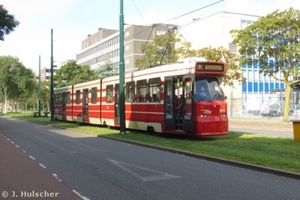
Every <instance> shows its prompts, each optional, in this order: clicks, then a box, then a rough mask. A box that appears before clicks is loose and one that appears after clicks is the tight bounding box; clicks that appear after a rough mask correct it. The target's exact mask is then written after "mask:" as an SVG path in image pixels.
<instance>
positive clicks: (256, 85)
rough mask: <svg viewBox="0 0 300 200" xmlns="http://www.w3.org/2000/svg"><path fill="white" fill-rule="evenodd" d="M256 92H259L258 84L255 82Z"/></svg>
mask: <svg viewBox="0 0 300 200" xmlns="http://www.w3.org/2000/svg"><path fill="white" fill-rule="evenodd" d="M254 92H258V82H254Z"/></svg>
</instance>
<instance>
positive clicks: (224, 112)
mask: <svg viewBox="0 0 300 200" xmlns="http://www.w3.org/2000/svg"><path fill="white" fill-rule="evenodd" d="M219 112H220V115H221V117H226V110H225V108H220V111H219Z"/></svg>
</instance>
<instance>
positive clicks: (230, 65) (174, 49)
mask: <svg viewBox="0 0 300 200" xmlns="http://www.w3.org/2000/svg"><path fill="white" fill-rule="evenodd" d="M170 44H172V45H170ZM168 45H169V47H168V48H165V46H168ZM191 46H192V45H191V43H190V42H187V41H185V40H183V39H182V38H181V37H180V36H179V34H178V33H176V32H175V33H174V34H173V35H168V34H167V35H157V36H155V37H154V40H153V43H151V44H148V43H145V44H142V46H141V50H142V52H144V54H145V56H144V58H142V59H137V60H136V62H135V65H136V67H138V68H141V69H144V68H149V67H153V66H157V65H159V64H160V61H161V60H162V61H163V62H162V64H167V63H174V62H177V61H178V60H179V59H181V58H187V57H195V56H197V57H204V58H206V59H207V60H210V61H223V62H224V61H225V62H226V75H225V76H224V80H223V83H224V84H225V85H229V86H232V85H233V84H234V81H238V82H240V83H242V82H245V79H244V78H243V77H242V74H241V70H240V68H241V67H240V56H239V55H237V54H235V53H231V52H230V51H228V50H227V49H225V48H223V47H219V48H213V47H205V48H202V49H198V50H195V49H192V48H191ZM164 50H165V51H167V56H166V57H164V58H163V59H162V57H163V56H162V55H163V54H162V53H160V52H163V51H164ZM223 59H225V60H223Z"/></svg>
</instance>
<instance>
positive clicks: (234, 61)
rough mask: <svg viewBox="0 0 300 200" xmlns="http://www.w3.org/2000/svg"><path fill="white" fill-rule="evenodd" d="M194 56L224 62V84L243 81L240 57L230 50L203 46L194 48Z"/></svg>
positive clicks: (230, 84) (231, 84)
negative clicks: (197, 48)
mask: <svg viewBox="0 0 300 200" xmlns="http://www.w3.org/2000/svg"><path fill="white" fill-rule="evenodd" d="M193 54H194V55H195V56H198V57H203V58H206V59H207V60H210V61H222V62H225V63H226V74H225V76H224V79H223V83H224V85H229V86H233V85H234V82H235V81H238V82H239V83H243V82H245V79H244V78H243V76H242V73H241V65H240V61H241V58H240V56H239V55H237V54H235V53H232V52H230V51H229V50H227V49H225V48H224V47H219V48H213V47H205V48H202V49H199V50H195V51H194V53H193Z"/></svg>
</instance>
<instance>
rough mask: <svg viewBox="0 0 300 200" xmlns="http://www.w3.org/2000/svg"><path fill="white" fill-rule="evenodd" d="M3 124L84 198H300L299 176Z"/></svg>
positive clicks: (43, 128) (9, 121)
mask: <svg viewBox="0 0 300 200" xmlns="http://www.w3.org/2000/svg"><path fill="white" fill-rule="evenodd" d="M0 127H1V128H0V134H1V135H2V136H3V137H6V138H8V139H9V140H10V141H12V142H13V143H14V145H17V146H18V147H19V149H20V150H22V151H23V152H25V154H26V155H27V156H28V159H30V158H31V159H34V160H35V162H37V163H39V164H41V165H42V166H44V168H45V170H47V172H49V173H50V174H55V176H56V177H57V179H59V180H61V181H62V182H63V183H64V184H65V185H66V186H68V187H69V188H70V189H71V190H75V191H77V192H78V193H79V195H80V196H81V197H82V198H83V199H86V200H87V199H91V200H107V199H113V200H116V199H121V200H123V199H124V200H127V199H128V200H134V199H137V200H144V199H155V200H159V199H163V200H166V199H172V200H176V199H205V200H210V199H212V200H215V199H217V200H218V199H230V200H235V199H236V200H240V199H243V200H247V199H249V200H250V199H251V200H255V199H259V200H261V199H264V200H277V199H278V200H282V199H289V200H293V199H295V200H296V199H297V200H298V199H300V190H299V187H300V180H298V179H292V178H288V177H283V176H277V175H274V174H270V173H264V172H258V171H255V170H251V169H245V168H240V167H235V166H232V165H226V164H222V163H217V162H212V161H209V160H203V159H198V158H193V157H188V156H184V155H180V154H174V153H170V152H166V151H161V150H157V149H151V148H147V147H142V146H138V145H133V144H129V143H124V142H119V141H114V140H109V139H105V138H99V137H94V136H90V135H86V134H82V133H78V132H73V131H68V130H62V129H57V128H53V127H47V126H43V125H38V124H34V123H30V122H25V121H20V120H16V119H12V118H5V117H0ZM0 150H1V146H0ZM7 153H9V152H7ZM12 156H13V155H12ZM0 162H3V160H1V161H0ZM20 164H21V163H20ZM0 180H1V177H0ZM0 189H1V188H0ZM0 192H1V191H0ZM0 199H1V197H0Z"/></svg>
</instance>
